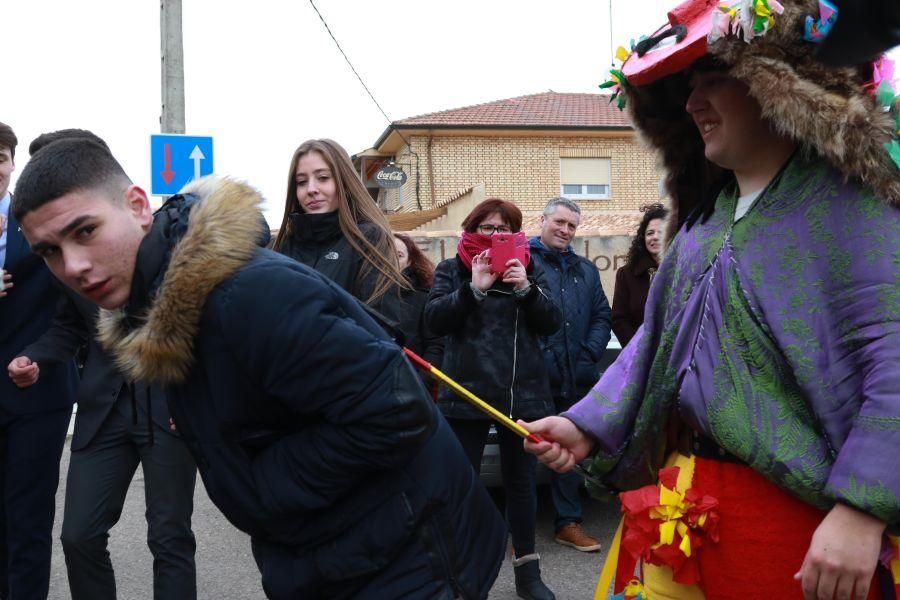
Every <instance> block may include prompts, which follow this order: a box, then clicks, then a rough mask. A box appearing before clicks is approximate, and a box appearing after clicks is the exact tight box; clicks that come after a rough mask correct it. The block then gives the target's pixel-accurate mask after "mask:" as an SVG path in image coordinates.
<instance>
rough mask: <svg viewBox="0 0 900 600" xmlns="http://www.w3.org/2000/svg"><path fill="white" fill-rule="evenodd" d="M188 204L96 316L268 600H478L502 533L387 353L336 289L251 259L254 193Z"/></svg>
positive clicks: (455, 448)
mask: <svg viewBox="0 0 900 600" xmlns="http://www.w3.org/2000/svg"><path fill="white" fill-rule="evenodd" d="M198 194H199V195H200V197H201V198H202V199H201V200H199V201H197V202H196V203H195V204H194V206H193V208H191V209H190V210H191V212H192V213H193V214H191V220H190V225H187V224H186V221H187V219H186V217H187V211H188V207H187V206H184V207H183V208H182V210H181V211H180V212H177V211H176V212H173V211H170V212H169V213H168V216H165V214H166V213H165V211H163V215H164V217H157V220H156V221H155V223H154V227H153V230H152V231H151V233H150V234H149V235H148V237H147V238H145V240H144V242H143V243H142V245H141V248H140V252H139V255H138V270H139V271H140V270H141V269H144V270H145V271H144V273H143V276H142V277H136V284H135V286H138V285H140V283H139V282H140V281H141V280H144V281H151V282H153V283H152V284H150V287H149V289H148V290H140V289H138V288H137V287H135V288H133V290H132V297H131V299H130V300H129V305H128V308H127V310H126V311H125V313H124V314H114V313H104V314H103V316H102V317H101V331H102V339H103V342H104V344H105V345H106V346H107V347H109V348H110V349H111V350H112V352H113V353H114V354H115V355H116V357H117V358H118V359H119V361H120V363H121V364H124V365H126V366H127V368H128V371H129V373H130V374H131V375H132V376H134V377H136V378H139V379H142V380H145V381H161V382H164V383H165V384H167V386H168V392H169V398H170V406H171V409H172V412H173V415H174V420H175V423H176V425H177V427H178V430H179V431H180V432H181V434H182V436H183V437H184V439H185V441H186V442H187V444H188V446H189V447H190V448H191V450H192V452H193V453H194V455H195V457H196V459H197V464H198V469H199V473H200V475H201V477H202V479H203V483H204V485H205V486H206V489H207V492H208V493H209V496H210V498H211V499H212V500H213V502H214V503H215V504H216V506H217V507H219V509H220V510H221V511H222V512H223V513H224V514H225V516H226V517H227V518H228V519H229V521H231V523H233V524H234V525H235V526H237V527H238V528H240V529H241V530H243V531H245V532H247V533H249V534H250V536H251V538H252V542H253V551H254V556H255V557H256V560H257V563H258V565H259V567H260V571H261V572H262V580H263V587H264V589H265V591H266V593H267V595H268V596H269V597H271V598H311V599H314V598H372V599H375V598H378V599H381V598H454V597H461V598H466V599H468V598H485V597H486V596H487V593H488V590H489V589H490V587H491V585H492V583H493V581H494V578H495V577H496V574H497V571H498V569H499V566H500V563H501V561H502V559H503V553H504V550H505V546H506V530H505V524H504V523H503V519H502V517H501V516H500V514H499V513H498V512H497V510H496V509H495V508H494V506H493V503H492V501H491V499H490V497H489V496H488V495H487V493H486V492H485V491H484V488H483V487H482V485H481V484H480V482H479V481H478V479H477V477H476V475H475V473H474V471H473V469H472V468H471V465H470V464H469V463H468V461H467V459H466V457H465V455H464V454H463V452H462V449H461V448H460V446H459V444H458V442H457V441H456V439H455V437H454V436H453V433H452V431H451V430H450V429H449V427H448V426H447V424H446V422H445V421H444V420H443V418H442V417H441V416H440V414H439V412H438V410H437V408H436V407H435V406H434V404H433V402H432V401H431V400H430V398H428V396H427V393H426V391H425V389H424V387H423V385H422V383H421V381H420V379H419V378H418V377H417V376H416V374H415V372H414V371H413V368H412V367H411V366H410V364H409V363H408V362H407V361H406V359H405V358H404V356H403V354H402V352H401V351H400V349H399V348H398V347H397V346H396V345H395V344H393V343H392V342H391V340H390V339H389V338H388V337H387V335H386V334H385V333H384V331H383V330H382V329H381V327H379V326H378V325H377V324H376V323H375V321H373V320H372V319H371V318H370V317H369V316H368V314H367V313H366V312H365V310H364V309H363V308H362V307H361V306H360V304H359V302H358V301H357V300H355V299H354V298H353V297H352V296H350V295H349V294H348V293H346V292H345V291H344V290H343V289H341V288H340V287H339V286H338V285H337V284H335V283H334V282H332V281H330V280H329V279H328V278H326V277H325V276H323V275H322V274H320V273H318V272H316V271H314V270H313V269H311V268H309V267H307V266H305V265H302V264H300V263H298V262H296V261H294V260H291V259H290V258H287V257H285V256H281V255H278V254H276V253H274V252H270V251H267V250H262V249H260V248H257V247H254V237H255V236H256V235H257V233H258V228H257V226H256V225H255V223H256V219H255V217H254V215H256V214H258V213H257V212H256V204H257V202H258V201H259V200H260V198H259V197H258V195H257V194H256V193H255V192H254V191H252V190H251V189H249V188H248V187H246V186H244V185H243V184H238V183H234V182H220V181H217V180H213V181H212V182H207V183H205V184H204V185H203V186H201V189H200V190H198ZM204 195H206V197H204ZM175 202H176V203H177V202H179V201H178V200H177V199H176V200H175ZM180 202H182V203H184V201H180ZM162 218H165V219H168V220H169V221H171V222H160V220H161V219H162ZM181 229H186V233H184V234H183V237H182V239H181V241H180V242H179V243H178V245H177V246H176V247H175V250H174V251H171V255H170V253H169V250H168V249H169V248H171V246H172V245H173V243H174V242H175V240H174V239H173V238H177V237H178V234H177V233H176V234H173V233H172V232H177V231H179V230H181ZM167 265H168V266H167ZM163 275H164V277H165V278H164V279H163ZM153 290H155V291H153ZM148 297H152V298H153V299H152V302H151V304H150V306H149V310H150V312H149V316H148V318H147V319H146V320H139V321H138V327H137V328H136V329H131V328H130V325H131V324H132V323H133V320H134V318H135V315H140V314H143V313H144V311H145V310H146V309H147V308H148V307H147V299H148ZM129 332H130V333H129ZM148 357H150V358H148Z"/></svg>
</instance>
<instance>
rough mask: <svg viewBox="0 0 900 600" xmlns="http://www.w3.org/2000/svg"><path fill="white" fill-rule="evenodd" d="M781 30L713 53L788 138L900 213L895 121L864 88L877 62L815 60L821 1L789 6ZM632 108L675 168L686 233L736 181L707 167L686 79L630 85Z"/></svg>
mask: <svg viewBox="0 0 900 600" xmlns="http://www.w3.org/2000/svg"><path fill="white" fill-rule="evenodd" d="M782 4H783V6H784V13H783V14H780V15H775V26H774V27H773V28H772V29H771V30H770V31H768V33H766V35H765V36H760V37H755V38H753V39H752V41H751V42H750V43H747V42H745V41H744V40H743V39H741V38H740V37H738V36H726V37H724V38H721V39H718V40H717V41H715V42H713V43H711V44H710V45H709V47H708V53H709V54H711V55H712V56H714V57H716V58H717V59H718V60H719V61H720V62H722V63H723V64H725V65H726V66H727V67H728V69H729V74H730V75H732V76H733V77H735V78H737V79H738V80H740V81H743V82H744V83H745V84H747V85H748V86H749V88H750V94H751V95H752V96H753V97H754V99H756V100H757V102H759V104H760V106H761V107H762V115H763V117H764V118H766V119H767V120H768V121H770V122H771V123H772V124H773V126H774V127H775V128H776V129H777V130H778V131H779V132H781V133H783V134H784V135H786V136H788V137H789V138H791V139H793V140H794V141H796V142H797V143H798V144H800V145H802V146H805V147H807V148H809V149H811V150H813V151H814V152H816V153H818V154H820V155H821V156H823V157H824V158H825V159H826V160H827V161H828V162H829V163H830V164H831V165H832V166H833V167H834V168H836V169H837V170H838V171H839V172H840V173H841V174H842V175H843V176H844V177H845V178H847V179H853V178H856V179H858V180H860V181H861V182H862V183H863V184H864V185H867V186H869V187H871V188H872V189H873V190H874V192H875V193H876V194H877V195H878V196H879V197H881V198H883V199H884V200H885V201H887V202H889V203H891V204H893V205H895V206H900V169H898V167H897V165H895V164H894V163H893V161H892V160H891V158H890V156H889V155H888V152H887V151H886V150H885V143H886V142H889V141H890V140H891V139H892V136H893V134H894V127H893V121H892V118H891V116H890V115H889V114H888V113H887V112H885V111H884V109H883V108H882V107H881V106H879V105H878V103H877V101H876V99H875V98H874V97H873V95H872V94H870V93H869V92H868V90H866V89H865V88H864V85H865V84H866V83H868V82H869V81H870V80H871V79H872V67H871V64H866V65H860V66H859V67H855V68H834V67H829V66H826V65H824V64H822V63H821V62H820V61H818V60H817V59H816V58H815V57H814V54H815V51H816V47H817V46H816V44H814V43H811V42H807V41H804V40H803V26H804V21H805V19H806V17H807V16H813V17H814V18H818V14H819V8H818V2H817V0H783V1H782ZM623 88H624V89H623V92H624V93H625V94H626V96H627V103H626V106H627V108H628V111H629V113H630V115H631V118H632V121H633V123H634V124H635V126H636V128H637V129H638V131H639V132H640V133H641V134H642V136H643V138H644V139H645V140H646V141H647V142H648V143H649V145H651V146H652V147H654V148H655V149H656V150H657V151H658V153H659V156H660V160H661V163H662V166H663V167H664V168H665V170H666V187H667V189H668V192H669V195H670V196H671V198H672V209H673V215H672V217H671V218H670V223H671V224H673V225H675V226H676V229H675V230H676V231H677V224H678V223H679V222H680V221H681V220H682V219H683V218H684V217H686V216H687V214H688V212H689V211H690V210H692V209H693V208H695V207H696V206H697V205H699V204H701V203H703V202H704V201H705V200H707V199H708V196H709V195H710V194H712V193H715V192H716V191H717V190H718V189H720V188H721V184H722V183H723V182H724V181H725V179H726V178H727V177H728V174H727V173H725V172H724V171H722V170H721V169H720V168H718V167H716V166H715V165H713V164H711V163H710V162H709V161H708V160H706V158H705V156H704V153H703V141H702V139H701V137H700V134H699V132H698V131H697V128H696V127H695V125H694V123H693V122H692V120H691V118H690V116H689V115H688V114H687V113H686V112H685V109H684V107H685V103H686V101H687V97H688V94H689V88H688V85H687V81H686V77H685V76H684V72H682V73H679V74H676V75H671V76H669V77H664V78H662V79H660V80H658V81H655V82H653V83H651V84H648V85H645V86H639V87H638V86H633V85H628V84H627V82H626V83H625V85H624V86H623Z"/></svg>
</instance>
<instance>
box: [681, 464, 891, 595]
mask: <svg viewBox="0 0 900 600" xmlns="http://www.w3.org/2000/svg"><path fill="white" fill-rule="evenodd" d="M692 484H693V487H695V488H696V489H697V490H698V491H699V492H700V493H701V494H709V495H710V496H713V497H715V498H717V499H718V501H719V515H720V520H719V543H718V544H710V545H709V546H705V547H704V548H703V549H702V550H701V551H700V552H699V555H698V560H699V564H700V576H701V581H700V587H701V588H702V589H703V592H704V594H705V596H706V599H707V600H725V599H729V600H734V599H738V598H739V599H741V600H755V599H759V600H771V599H775V598H779V599H780V598H788V599H789V598H803V592H802V590H801V587H800V582H799V581H795V580H794V573H796V572H797V571H799V570H800V566H801V565H802V564H803V558H804V557H805V556H806V552H807V550H808V549H809V544H810V541H811V540H812V535H813V532H815V530H816V528H817V527H818V526H819V524H820V523H821V522H822V519H823V518H825V514H826V512H825V511H822V510H819V509H817V508H813V507H812V506H810V505H808V504H806V503H805V502H802V501H800V500H798V499H796V498H794V497H793V496H791V495H790V494H788V493H787V492H785V491H783V490H782V489H781V488H779V487H777V486H775V485H774V484H772V483H770V482H769V481H768V480H766V479H764V478H763V477H762V476H760V475H759V474H758V473H757V472H756V471H754V470H753V469H751V468H750V467H747V466H745V465H740V464H735V463H728V462H720V461H714V460H707V459H703V458H697V459H696V463H695V467H694V477H693V482H692ZM847 534H848V535H853V532H847ZM880 598H881V594H880V593H879V592H878V584H877V582H875V581H874V580H873V582H872V587H871V588H870V592H869V599H870V600H873V599H880Z"/></svg>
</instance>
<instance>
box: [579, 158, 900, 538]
mask: <svg viewBox="0 0 900 600" xmlns="http://www.w3.org/2000/svg"><path fill="white" fill-rule="evenodd" d="M736 196H737V194H736V192H735V190H734V189H726V190H725V191H723V192H722V194H721V195H720V197H719V199H718V201H717V205H716V211H715V213H714V214H713V215H712V217H711V218H710V219H709V220H708V221H707V222H706V223H703V224H699V223H698V224H697V225H695V226H694V227H693V228H692V229H691V230H690V231H684V230H682V231H681V232H680V233H679V234H678V236H677V237H676V238H675V240H674V241H673V244H672V247H671V248H670V250H669V252H668V253H667V255H666V258H665V260H664V261H663V264H662V265H661V266H660V270H659V273H658V274H657V276H656V278H655V279H654V281H653V286H652V289H651V290H650V296H649V298H648V303H647V308H646V317H645V321H644V326H643V327H642V329H641V330H639V332H638V334H637V335H636V336H635V338H634V339H633V340H632V341H631V343H630V344H629V345H628V346H627V347H626V348H625V350H624V351H623V352H622V354H621V356H620V357H619V359H618V360H617V361H616V363H615V364H614V365H613V366H612V367H610V369H608V370H607V372H606V373H605V374H604V376H603V378H602V379H601V380H600V381H599V382H598V383H597V385H596V386H595V387H594V389H593V390H592V391H591V392H590V393H589V394H588V395H587V396H586V397H585V398H584V399H583V400H581V401H580V402H579V403H578V404H576V405H575V406H574V407H573V408H572V409H571V410H570V411H568V412H567V413H565V416H566V417H568V418H570V419H571V420H572V421H574V422H575V423H576V424H577V425H578V426H579V427H580V428H581V429H583V430H584V431H586V432H588V433H589V434H590V435H592V436H593V437H594V438H596V439H597V441H598V446H597V447H598V452H597V454H596V456H595V458H594V463H593V465H592V470H594V471H595V472H598V473H600V474H603V475H604V476H605V479H606V480H607V482H608V483H609V484H610V485H612V486H613V487H615V488H617V489H633V488H636V487H639V486H641V485H646V484H648V483H652V482H654V481H655V480H656V473H657V470H658V469H659V467H660V466H661V464H662V462H663V460H664V459H665V454H666V452H667V451H668V450H670V449H671V448H668V447H667V444H666V422H667V420H668V418H669V416H670V415H671V414H672V411H678V414H679V416H680V418H681V421H682V422H683V423H685V424H686V425H687V426H690V427H693V428H694V429H696V430H698V431H700V432H702V433H704V434H706V435H707V436H709V437H711V438H713V439H715V440H716V441H717V442H718V443H719V444H720V445H721V446H722V447H723V448H725V449H727V450H728V451H730V452H731V453H733V454H734V455H736V456H738V457H739V458H740V459H742V460H744V461H745V462H746V463H747V464H749V465H750V466H751V467H753V468H754V469H756V470H757V471H758V472H760V473H761V474H762V475H763V476H765V477H767V478H768V479H770V480H771V481H773V482H775V483H777V484H778V485H780V486H782V487H784V488H786V489H787V490H789V491H791V492H792V493H794V494H795V495H796V496H798V497H799V498H801V499H803V500H805V501H807V502H809V503H811V504H813V505H816V506H819V507H821V508H827V507H829V506H831V505H832V504H833V503H834V502H835V501H838V500H839V501H841V502H844V503H846V504H848V505H850V506H854V507H856V508H858V509H860V510H863V511H866V512H868V513H870V514H873V515H875V516H877V517H878V518H880V519H882V520H884V521H886V522H888V523H891V524H897V523H900V210H898V209H897V208H894V207H890V206H888V205H887V204H886V203H884V202H882V201H881V200H880V199H878V198H876V197H874V196H873V195H872V194H871V193H870V192H869V191H867V190H865V189H861V188H860V187H859V186H858V185H856V184H855V183H853V182H849V183H848V182H844V181H842V180H841V178H840V176H839V175H838V174H837V173H836V172H835V171H834V170H832V169H831V168H830V167H829V166H828V165H827V164H826V163H825V162H824V161H823V160H821V159H819V158H815V157H810V156H808V155H806V154H805V153H804V152H798V153H797V154H796V155H795V156H794V157H793V158H792V159H791V160H790V161H789V163H788V165H786V167H785V168H784V169H783V170H782V172H781V173H780V174H779V175H778V176H777V177H776V178H775V179H774V180H773V182H772V183H771V184H770V185H769V187H768V188H767V189H766V190H765V191H764V192H763V194H761V195H760V197H759V198H758V199H757V200H756V202H755V203H754V205H753V206H752V207H751V208H750V211H749V212H748V213H747V215H746V216H744V217H743V218H742V219H740V220H738V221H737V222H736V223H735V222H733V215H734V208H735V204H736V200H737V199H736Z"/></svg>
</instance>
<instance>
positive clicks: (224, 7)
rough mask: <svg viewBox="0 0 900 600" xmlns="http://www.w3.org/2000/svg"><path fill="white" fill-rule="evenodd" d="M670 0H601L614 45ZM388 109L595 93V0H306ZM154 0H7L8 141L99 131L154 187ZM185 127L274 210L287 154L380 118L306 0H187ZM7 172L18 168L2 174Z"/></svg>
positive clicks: (4, 106) (372, 132) (350, 147)
mask: <svg viewBox="0 0 900 600" xmlns="http://www.w3.org/2000/svg"><path fill="white" fill-rule="evenodd" d="M673 4H674V2H672V0H665V1H661V0H612V23H613V33H612V35H613V42H614V45H615V46H618V45H620V44H622V45H625V44H627V42H628V40H629V39H630V38H637V37H638V36H639V35H641V34H649V33H652V31H653V30H654V29H655V28H656V27H658V26H660V25H662V24H663V23H664V22H665V11H666V10H667V9H668V8H671V6H672V5H673ZM316 6H318V8H319V10H320V12H321V13H322V15H323V16H324V17H325V19H326V21H327V22H328V24H329V26H330V27H331V30H332V32H333V33H334V35H335V36H336V37H337V39H338V41H339V42H340V43H341V45H342V47H343V49H344V51H345V52H346V53H347V55H348V56H349V57H350V60H351V61H352V62H353V64H354V66H355V67H356V69H357V71H359V73H360V74H361V75H362V77H363V80H364V81H365V82H366V84H367V85H368V86H369V88H370V89H371V90H372V93H373V94H374V95H375V98H376V99H377V100H378V102H379V103H380V104H381V106H382V107H383V108H384V110H385V111H386V112H387V113H388V115H389V116H390V117H391V119H394V120H397V119H402V118H406V117H410V116H414V115H417V114H422V113H427V112H434V111H439V110H445V109H450V108H457V107H460V106H466V105H469V104H475V103H479V102H489V101H492V100H499V99H502V98H508V97H512V96H519V95H524V94H532V93H537V92H542V91H546V90H550V89H552V90H554V91H557V92H596V91H597V85H598V84H599V83H600V82H602V81H603V80H605V79H606V74H607V69H608V68H609V65H610V33H609V22H610V19H609V14H610V13H609V10H610V7H609V3H608V1H603V0H599V1H598V0H562V1H558V2H552V3H551V2H549V1H548V0H516V1H511V0H454V1H453V2H436V1H423V0H381V1H379V2H360V1H357V0H316ZM159 7H160V3H159V1H158V0H143V1H139V0H126V1H123V0H81V1H79V2H72V1H71V0H3V9H2V13H0V14H2V22H3V32H4V46H5V48H6V51H5V52H4V55H5V57H6V59H5V60H4V61H3V69H2V70H0V73H3V74H4V75H5V81H4V83H2V84H0V88H2V90H3V92H2V95H0V121H3V122H5V123H8V124H9V125H11V126H12V127H13V128H14V129H15V131H16V133H17V135H18V137H19V144H20V145H19V155H18V156H17V161H16V166H17V167H18V170H19V171H21V169H22V168H23V167H24V165H25V162H26V158H27V147H28V143H29V142H30V140H31V139H33V138H34V137H35V136H36V135H38V134H39V133H42V132H45V131H51V130H54V129H60V128H65V127H81V128H85V129H91V130H93V131H94V132H95V133H97V134H98V135H100V136H101V137H103V138H105V139H106V140H107V142H108V143H109V145H110V147H111V148H112V150H113V153H114V154H115V155H116V156H117V158H119V160H120V161H121V162H122V164H123V166H124V167H125V169H126V171H128V173H129V174H130V175H131V177H132V178H133V179H134V180H135V183H138V184H139V185H142V186H143V187H145V188H146V189H147V190H148V191H149V188H150V149H149V144H150V142H149V136H150V134H152V133H158V132H159V114H160V39H159ZM183 10H184V14H183V31H184V54H185V88H186V91H185V96H186V122H187V133H189V134H194V135H211V136H213V137H214V138H215V163H216V171H217V172H218V173H221V174H228V175H232V176H236V177H239V178H242V179H246V180H247V181H249V182H250V183H252V184H254V185H255V186H256V187H257V188H259V189H260V190H261V191H262V192H263V194H264V195H265V197H266V198H267V200H268V201H269V207H270V210H269V215H268V216H269V218H270V220H272V221H274V220H278V219H280V214H281V211H282V206H283V203H284V194H285V189H286V184H287V168H288V164H289V161H290V157H291V154H292V152H293V150H294V149H295V148H296V147H297V146H298V145H299V144H300V143H301V142H302V141H304V140H306V139H309V138H314V137H330V138H333V139H335V140H337V141H338V142H339V143H340V144H342V145H343V146H344V147H345V148H346V149H347V151H348V152H349V153H350V154H353V153H356V152H359V151H361V150H363V149H365V148H368V147H370V146H371V145H372V144H373V143H374V142H375V140H376V139H377V138H378V136H379V135H380V134H381V132H382V131H383V130H384V129H385V127H386V126H387V122H386V120H385V118H384V116H383V115H382V114H381V113H380V112H379V111H378V109H377V108H376V107H375V105H374V104H373V103H372V101H371V100H370V99H369V97H368V96H367V95H366V93H365V91H364V90H363V89H362V87H361V86H360V84H359V82H358V81H357V79H356V77H355V76H354V75H353V73H352V72H351V71H350V69H349V67H348V66H347V65H346V63H345V62H344V59H343V58H342V57H341V55H340V53H339V52H338V50H337V48H336V47H335V45H334V42H332V40H331V38H330V37H329V36H328V33H327V32H326V31H325V28H324V26H323V25H322V23H321V22H320V21H319V18H318V16H317V15H316V13H315V11H314V10H313V9H312V7H311V6H310V4H309V2H308V0H295V1H293V2H286V1H274V0H258V1H257V2H253V3H250V2H237V1H232V0H217V1H214V0H184V6H183ZM13 179H14V180H15V174H13Z"/></svg>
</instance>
